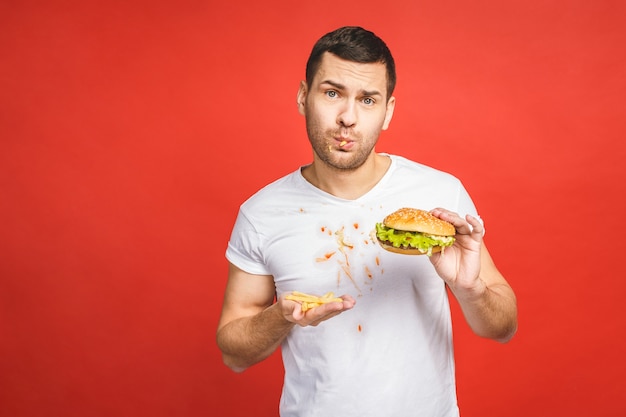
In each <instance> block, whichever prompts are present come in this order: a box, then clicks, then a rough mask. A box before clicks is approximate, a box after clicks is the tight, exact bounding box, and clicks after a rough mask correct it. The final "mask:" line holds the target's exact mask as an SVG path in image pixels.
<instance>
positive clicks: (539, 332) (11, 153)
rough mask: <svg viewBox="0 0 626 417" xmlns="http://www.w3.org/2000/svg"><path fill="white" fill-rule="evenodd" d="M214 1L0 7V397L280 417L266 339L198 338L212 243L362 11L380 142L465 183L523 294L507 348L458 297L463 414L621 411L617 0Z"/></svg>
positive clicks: (287, 160) (221, 272)
mask: <svg viewBox="0 0 626 417" xmlns="http://www.w3.org/2000/svg"><path fill="white" fill-rule="evenodd" d="M53 3H56V4H53ZM214 3H216V2H206V1H198V0H196V1H193V0H184V1H178V2H163V1H151V2H148V1H145V2H143V3H139V2H136V1H135V2H133V1H130V2H123V1H106V2H105V1H98V2H89V1H87V2H79V1H75V2H72V1H63V2H41V4H36V3H35V2H29V1H22V2H17V1H4V2H1V3H0V34H1V35H2V36H0V94H1V96H2V98H1V99H0V145H1V147H0V149H1V151H0V219H2V222H1V230H0V414H1V415H2V416H3V417H4V416H7V417H9V416H11V417H13V416H20V417H36V416H42V417H43V416H46V417H49V416H65V417H72V416H81V417H82V416H90V417H99V416H107V417H108V416H143V415H146V416H151V417H162V416H177V417H180V416H206V415H217V416H244V415H250V413H252V412H254V413H255V415H263V416H270V415H276V410H277V402H278V397H279V390H280V385H281V372H282V371H281V367H280V362H279V358H278V356H277V355H275V356H273V357H272V358H271V359H270V360H269V361H268V362H266V363H263V364H260V365H258V366H257V367H255V368H252V369H250V370H248V371H247V372H245V373H243V374H234V373H232V372H230V371H229V370H227V369H226V368H225V367H224V366H223V365H222V363H221V360H220V357H219V352H218V350H217V348H216V346H215V342H214V334H215V328H216V324H217V319H218V315H219V310H220V302H221V293H222V290H223V288H224V285H225V279H226V261H225V259H224V256H223V254H224V250H225V245H226V241H227V239H228V235H229V232H230V228H231V226H232V223H233V221H234V218H235V215H236V210H237V207H238V205H239V204H240V203H241V202H242V201H243V200H244V199H245V198H247V197H248V196H249V195H250V194H251V193H252V192H254V191H255V190H257V189H258V188H260V187H261V186H263V185H265V184H266V183H267V182H269V181H271V180H273V179H275V178H277V177H279V176H281V175H283V174H285V173H288V172H291V171H292V170H293V169H295V168H296V166H298V165H301V164H305V163H307V162H309V161H310V153H309V149H308V142H307V140H306V137H305V132H304V121H303V119H302V117H301V116H299V115H298V113H297V109H296V105H295V96H296V91H297V87H298V82H299V81H300V79H301V78H302V77H303V73H304V63H305V60H306V57H307V55H308V52H309V50H310V48H311V46H312V44H313V43H314V41H315V40H316V39H317V38H318V37H319V36H320V35H321V34H323V33H325V32H327V31H329V30H331V29H334V28H336V27H338V26H341V25H345V24H359V25H363V26H365V27H367V28H370V29H372V30H374V31H375V32H377V33H378V34H380V35H381V36H382V37H383V38H384V39H385V40H386V41H387V43H388V44H389V45H390V47H391V49H392V51H393V52H394V54H395V57H396V60H397V65H398V78H399V85H398V90H397V94H396V95H397V100H398V102H397V106H396V114H395V117H394V121H393V123H392V125H391V128H390V130H389V131H387V132H385V134H384V136H383V138H382V139H381V143H380V145H379V148H378V150H379V151H386V152H393V153H399V154H403V155H406V156H408V157H410V158H412V159H415V160H418V161H421V162H424V163H427V164H430V165H434V166H436V167H439V168H441V169H444V170H447V171H450V172H452V173H454V174H456V175H457V176H459V177H461V178H462V179H463V180H464V182H465V185H466V187H467V188H468V189H469V191H470V193H471V194H472V195H473V197H474V199H475V201H476V203H477V205H478V207H479V210H480V212H481V214H482V216H483V218H484V219H485V221H486V225H487V228H488V232H487V236H486V239H487V243H488V245H489V246H490V249H491V252H492V254H493V256H494V257H495V259H496V260H497V263H498V266H499V267H500V269H501V270H502V271H503V272H504V274H505V275H506V276H507V278H508V279H509V281H510V282H511V284H512V285H513V287H514V288H515V290H516V292H517V295H518V297H519V309H520V328H519V333H518V335H517V337H516V338H515V339H514V340H513V341H512V342H511V343H510V344H507V345H499V344H497V343H495V342H489V341H485V340H481V339H478V338H477V337H475V336H472V335H471V334H470V333H469V331H468V330H467V327H466V325H465V324H464V323H463V322H462V321H461V318H460V315H459V312H458V309H457V307H456V305H453V308H454V314H455V331H456V333H455V334H456V338H455V343H456V351H457V359H458V380H459V389H458V391H459V401H460V405H461V408H462V411H463V415H464V416H465V417H472V416H476V417H486V416H487V417H489V416H497V417H503V416H520V417H527V416H574V415H580V416H591V415H593V416H617V415H625V414H626V406H625V405H624V403H623V401H621V394H622V393H623V392H624V389H625V388H626V387H625V384H624V374H625V371H626V369H625V361H624V358H623V352H624V351H625V348H626V346H625V342H624V337H623V335H622V333H623V330H624V328H625V320H624V317H625V315H624V313H623V311H624V309H623V305H622V304H621V303H622V302H623V299H624V295H623V294H624V292H625V291H626V284H625V282H626V279H624V278H625V277H624V275H625V274H624V259H623V253H624V249H625V247H624V243H623V236H624V233H625V232H626V222H624V219H623V217H624V213H625V212H626V207H625V203H624V201H623V194H624V191H625V187H624V180H626V170H625V169H624V161H625V160H626V158H625V157H626V152H625V149H624V139H625V138H626V126H625V125H626V122H625V120H626V115H625V114H624V97H626V86H625V84H626V82H625V79H626V77H625V76H624V74H625V70H626V53H625V51H626V48H625V47H624V45H626V29H625V28H626V19H625V16H626V6H625V3H624V2H619V1H608V0H607V1H603V0H598V1H595V2H591V1H567V0H563V1H557V0H554V1H542V2H539V1H530V2H522V1H509V2H497V1H474V2H461V1H452V0H442V1H416V2H411V3H412V5H406V4H404V3H408V2H400V3H398V5H401V6H398V5H393V2H391V3H390V2H383V3H381V2H379V1H366V0H362V1H358V2H357V1H346V2H336V1H330V0H322V1H317V2H309V3H308V4H302V3H299V2H287V1H285V2H278V1H276V0H270V1H265V2H258V1H246V2H245V4H236V3H237V2H220V4H217V5H216V4H214Z"/></svg>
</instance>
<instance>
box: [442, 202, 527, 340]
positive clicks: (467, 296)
mask: <svg viewBox="0 0 626 417" xmlns="http://www.w3.org/2000/svg"><path fill="white" fill-rule="evenodd" d="M433 214H434V215H436V216H437V217H440V218H441V219H443V220H446V221H449V222H451V223H452V224H454V226H455V228H456V229H457V235H456V239H457V240H456V242H455V245H454V246H452V247H450V248H446V250H445V253H444V254H443V255H442V254H440V253H438V254H435V255H433V256H432V258H431V261H432V262H433V265H434V266H435V269H436V270H437V273H438V274H439V275H440V276H441V277H442V278H443V280H444V281H445V282H446V284H447V285H448V287H449V288H450V290H451V291H452V294H454V296H455V298H456V299H457V300H458V302H459V304H460V306H461V310H462V311H463V314H464V316H465V319H466V321H467V323H468V324H469V326H470V327H471V328H472V330H473V331H474V333H476V334H477V335H479V336H482V337H486V338H489V339H494V340H497V341H499V342H503V343H505V342H508V341H509V340H510V339H511V338H512V337H513V335H514V334H515V332H516V330H517V300H516V297H515V294H514V292H513V289H512V288H511V286H510V285H509V284H508V283H507V281H506V279H505V278H504V276H503V275H502V274H501V273H500V272H499V271H498V269H497V268H496V266H495V264H494V262H493V260H492V259H491V256H490V255H489V252H488V251H487V247H486V246H485V243H484V242H483V239H482V237H483V232H484V229H483V226H482V224H481V223H480V222H479V221H478V220H477V219H476V218H474V217H472V216H467V218H466V219H462V218H461V217H459V216H458V215H456V214H455V213H451V212H448V211H445V210H441V209H437V210H433Z"/></svg>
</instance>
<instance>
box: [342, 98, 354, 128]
mask: <svg viewBox="0 0 626 417" xmlns="http://www.w3.org/2000/svg"><path fill="white" fill-rule="evenodd" d="M356 121H357V114H356V103H354V102H353V101H347V102H346V103H345V105H344V106H343V107H342V109H341V111H340V112H339V114H338V115H337V123H338V124H340V125H342V126H354V125H355V124H356Z"/></svg>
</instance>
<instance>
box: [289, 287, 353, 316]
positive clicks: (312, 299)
mask: <svg viewBox="0 0 626 417" xmlns="http://www.w3.org/2000/svg"><path fill="white" fill-rule="evenodd" d="M285 299H286V300H292V301H296V302H299V303H300V304H301V305H302V311H303V312H306V311H307V310H310V309H312V308H315V307H319V306H321V305H322V304H326V303H333V302H343V300H342V299H341V298H338V297H335V294H333V293H332V292H327V293H326V294H324V295H323V296H321V297H318V296H316V295H311V294H305V293H303V292H299V291H293V292H292V293H291V294H289V295H287V296H286V297H285Z"/></svg>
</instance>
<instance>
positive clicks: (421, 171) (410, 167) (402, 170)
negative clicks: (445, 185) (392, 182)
mask: <svg viewBox="0 0 626 417" xmlns="http://www.w3.org/2000/svg"><path fill="white" fill-rule="evenodd" d="M389 157H390V158H391V159H392V160H393V161H394V165H395V170H394V173H395V174H398V175H401V176H403V177H406V176H415V177H416V178H420V179H421V180H428V181H434V180H436V181H442V182H450V183H459V182H460V180H459V179H458V178H457V177H456V176H454V175H453V174H451V173H449V172H447V171H443V170H441V169H438V168H435V167H433V166H430V165H426V164H423V163H420V162H417V161H414V160H411V159H408V158H406V157H404V156H399V155H389Z"/></svg>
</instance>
